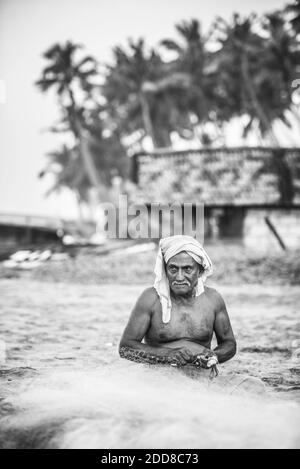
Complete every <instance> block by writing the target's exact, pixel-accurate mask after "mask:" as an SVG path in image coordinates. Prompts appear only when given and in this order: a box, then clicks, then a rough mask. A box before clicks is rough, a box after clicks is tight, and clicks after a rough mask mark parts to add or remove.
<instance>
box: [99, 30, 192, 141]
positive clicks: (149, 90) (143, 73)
mask: <svg viewBox="0 0 300 469" xmlns="http://www.w3.org/2000/svg"><path fill="white" fill-rule="evenodd" d="M113 53H114V64H113V65H109V66H108V67H107V75H106V79H105V83H104V86H103V94H104V96H105V98H106V101H107V102H108V103H109V108H110V116H111V118H112V120H113V121H115V122H116V124H117V127H118V128H119V130H120V131H121V133H122V134H123V135H130V134H133V133H134V132H142V133H143V135H147V136H149V137H150V138H151V140H152V143H153V146H154V147H166V146H169V145H170V143H171V141H170V132H171V131H172V130H174V129H175V128H176V124H175V123H176V120H178V119H179V118H180V117H181V119H182V113H180V112H179V110H178V109H176V107H175V102H176V96H177V97H178V95H179V94H180V93H181V94H183V93H184V92H186V89H187V88H188V87H189V85H190V81H189V77H188V76H187V74H186V73H185V74H184V73H179V72H177V73H174V69H173V67H170V66H169V65H168V64H166V63H164V62H163V60H162V59H161V57H160V55H159V54H158V53H157V52H156V51H155V50H154V49H151V50H150V51H149V53H147V52H146V49H145V43H144V41H143V40H142V39H140V40H138V41H137V42H132V41H129V50H128V51H127V50H125V49H124V48H122V47H115V48H114V50H113Z"/></svg>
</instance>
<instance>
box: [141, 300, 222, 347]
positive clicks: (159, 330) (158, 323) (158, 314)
mask: <svg viewBox="0 0 300 469" xmlns="http://www.w3.org/2000/svg"><path fill="white" fill-rule="evenodd" d="M159 306H160V305H159ZM213 324H214V311H213V308H212V307H211V305H209V304H208V303H207V302H206V301H200V300H199V301H197V302H196V303H195V304H194V305H193V306H184V305H176V304H173V305H172V312H171V320H170V321H169V322H168V323H166V324H165V323H163V322H162V311H161V307H158V308H155V311H154V313H153V315H152V320H151V326H150V329H149V331H148V334H147V335H148V336H149V338H151V339H152V340H155V341H158V342H168V341H172V340H176V339H179V338H189V339H192V340H193V339H194V340H197V341H206V340H209V339H210V338H211V336H212V333H213Z"/></svg>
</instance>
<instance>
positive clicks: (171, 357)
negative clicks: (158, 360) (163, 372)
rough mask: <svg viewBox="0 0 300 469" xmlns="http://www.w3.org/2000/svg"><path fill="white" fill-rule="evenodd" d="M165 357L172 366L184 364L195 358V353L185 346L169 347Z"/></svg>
mask: <svg viewBox="0 0 300 469" xmlns="http://www.w3.org/2000/svg"><path fill="white" fill-rule="evenodd" d="M166 357H167V358H168V361H169V363H170V365H174V366H184V365H186V364H187V363H192V362H193V361H194V360H195V354H193V353H192V352H191V351H190V350H189V349H188V348H186V347H178V348H173V349H170V352H167V354H166Z"/></svg>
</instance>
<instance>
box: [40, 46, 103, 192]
mask: <svg viewBox="0 0 300 469" xmlns="http://www.w3.org/2000/svg"><path fill="white" fill-rule="evenodd" d="M80 48H81V46H80V45H78V44H73V43H72V42H70V41H67V42H66V44H65V45H60V44H54V45H53V46H52V47H50V48H49V49H48V50H47V51H46V52H45V53H44V54H43V57H44V58H45V59H46V60H47V61H48V63H49V64H48V65H47V66H46V67H45V68H44V70H43V71H42V75H41V78H40V79H39V80H38V81H37V82H36V85H37V86H38V87H39V88H40V89H41V91H42V92H47V91H49V90H50V89H52V88H55V89H56V92H57V94H58V99H59V103H60V106H61V109H62V110H63V113H64V117H63V121H64V122H65V123H67V127H68V128H69V130H70V131H71V132H72V134H73V136H74V139H75V145H77V147H78V150H79V151H78V154H79V158H80V160H81V163H82V164H81V165H80V166H79V167H78V170H81V171H82V170H83V171H84V172H85V175H86V177H87V179H88V181H89V184H90V186H91V187H96V189H97V190H98V191H99V190H100V189H101V186H102V182H101V179H100V177H99V173H98V171H97V168H96V165H95V162H94V159H93V155H92V154H91V152H90V149H89V139H90V135H89V132H88V130H87V128H86V125H85V113H86V110H85V108H84V106H83V105H82V104H79V100H78V98H77V94H76V91H78V90H80V92H81V94H83V96H84V100H88V99H91V98H92V96H93V91H94V89H95V85H94V84H93V82H92V81H91V79H92V78H93V77H95V75H96V74H97V63H96V61H95V59H94V58H93V57H91V56H85V57H83V58H82V59H81V60H79V61H76V59H75V54H76V52H77V51H78V50H79V49H80Z"/></svg>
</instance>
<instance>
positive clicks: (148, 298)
mask: <svg viewBox="0 0 300 469" xmlns="http://www.w3.org/2000/svg"><path fill="white" fill-rule="evenodd" d="M157 301H159V297H158V294H157V292H156V290H155V288H154V287H148V288H146V289H145V290H144V291H143V292H142V293H141V295H140V296H139V299H138V306H139V307H140V308H142V309H143V310H147V311H152V310H153V309H154V307H155V305H156V303H157Z"/></svg>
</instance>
